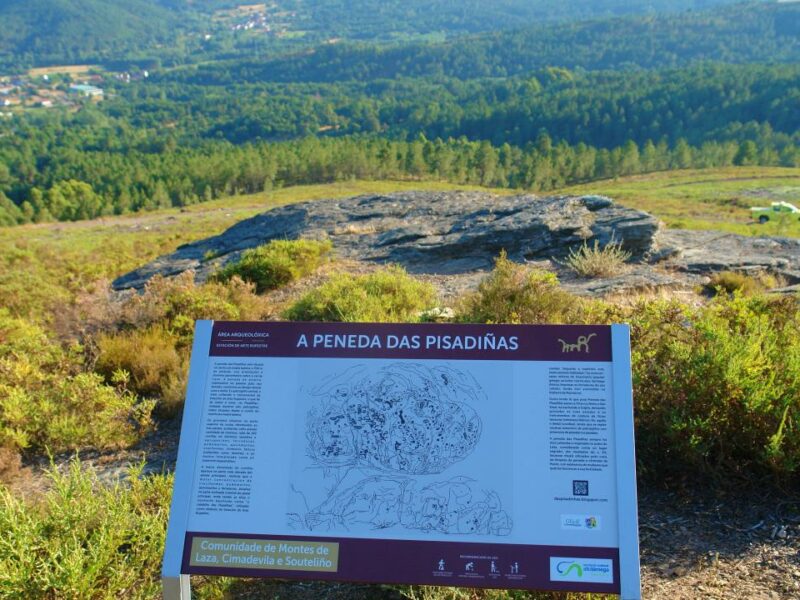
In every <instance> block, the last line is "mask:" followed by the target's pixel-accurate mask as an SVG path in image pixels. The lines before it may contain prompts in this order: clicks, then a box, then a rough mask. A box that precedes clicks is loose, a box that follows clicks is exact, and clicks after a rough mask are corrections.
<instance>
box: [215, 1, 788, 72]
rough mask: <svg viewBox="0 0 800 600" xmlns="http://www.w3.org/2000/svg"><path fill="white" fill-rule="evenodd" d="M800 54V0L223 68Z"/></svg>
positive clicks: (351, 48)
mask: <svg viewBox="0 0 800 600" xmlns="http://www.w3.org/2000/svg"><path fill="white" fill-rule="evenodd" d="M798 60H800V3H764V2H750V3H744V4H736V5H732V6H724V7H717V8H715V9H713V10H708V11H703V12H695V11H687V12H683V13H679V14H669V15H658V16H627V17H619V18H604V19H595V20H590V21H583V22H569V23H562V24H557V25H546V26H543V25H538V26H535V27H528V28H524V29H519V30H515V31H504V32H493V33H486V34H480V35H475V36H471V37H462V38H457V39H454V40H452V41H448V42H443V43H414V44H403V45H393V46H386V45H376V44H348V43H340V44H328V45H323V46H320V47H318V48H317V49H316V50H315V51H314V52H306V53H298V54H296V55H293V56H286V57H281V58H278V59H275V60H271V61H263V60H262V61H251V62H249V63H248V62H247V61H240V62H238V63H237V64H236V65H234V66H226V67H225V70H226V73H227V75H228V76H230V77H232V78H234V79H235V80H237V81H242V80H248V81H252V80H259V81H315V82H333V81H347V80H354V81H367V80H372V79H382V78H388V79H392V78H396V77H420V76H436V77H441V76H447V77H457V78H461V79H469V78H474V77H504V76H509V75H519V74H525V73H528V72H531V71H534V70H536V69H541V68H543V67H548V66H559V67H565V68H569V69H586V70H606V69H631V68H646V69H649V68H664V67H670V68H672V67H682V66H686V65H688V64H692V63H697V62H708V61H719V62H727V63H762V62H763V63H778V62H794V61H798ZM231 69H232V70H231ZM210 70H213V67H212V68H211V69H210Z"/></svg>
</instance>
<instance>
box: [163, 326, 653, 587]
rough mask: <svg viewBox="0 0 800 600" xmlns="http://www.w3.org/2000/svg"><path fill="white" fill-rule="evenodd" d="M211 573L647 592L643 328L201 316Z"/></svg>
mask: <svg viewBox="0 0 800 600" xmlns="http://www.w3.org/2000/svg"><path fill="white" fill-rule="evenodd" d="M191 574H203V575H233V576H236V575H240V576H248V577H280V578H298V579H318V580H336V581H361V582H376V583H404V584H427V585H445V586H468V587H486V588H513V589H532V590H558V591H580V592H597V593H610V594H620V595H621V596H622V598H624V599H626V600H627V599H638V598H640V591H639V589H640V579H639V557H638V535H637V512H636V480H635V460H634V445H633V414H632V401H631V379H630V347H629V336H628V328H627V327H626V326H622V325H614V326H610V327H608V326H511V325H494V326H493V325H431V324H427V325H407V324H402V325H401V324H397V325H394V324H380V325H378V324H339V323H240V322H216V323H213V322H210V321H200V322H198V324H197V329H196V333H195V342H194V347H193V351H192V361H191V368H190V378H189V388H188V392H187V399H186V406H185V409H184V416H183V425H182V431H181V441H180V448H179V453H178V465H177V469H176V475H175V490H174V498H173V503H172V512H171V515H170V522H169V528H168V533H167V546H166V551H165V556H164V569H163V577H164V586H165V597H168V598H183V599H185V598H188V595H189V593H188V575H191Z"/></svg>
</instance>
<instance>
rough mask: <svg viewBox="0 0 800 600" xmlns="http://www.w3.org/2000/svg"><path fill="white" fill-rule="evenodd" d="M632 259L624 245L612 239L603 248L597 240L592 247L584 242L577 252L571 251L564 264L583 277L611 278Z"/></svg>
mask: <svg viewBox="0 0 800 600" xmlns="http://www.w3.org/2000/svg"><path fill="white" fill-rule="evenodd" d="M630 257H631V253H630V252H628V251H627V250H623V249H622V243H621V242H617V241H614V239H613V238H612V240H611V241H610V242H609V243H608V244H606V245H605V246H603V247H602V248H601V247H600V244H599V242H598V241H597V240H595V241H594V245H593V246H591V247H590V246H589V245H588V244H587V243H586V241H584V242H583V244H582V245H581V246H580V247H579V248H578V249H577V250H575V249H574V248H573V249H571V250H570V251H569V256H567V258H566V259H565V260H564V264H565V265H566V266H567V267H569V268H570V269H572V271H574V272H575V273H576V274H577V275H579V276H581V277H611V276H613V275H618V274H619V273H620V272H621V271H622V269H623V268H624V267H625V262H626V261H627V260H628V259H629V258H630Z"/></svg>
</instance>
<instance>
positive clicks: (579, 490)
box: [572, 479, 589, 496]
mask: <svg viewBox="0 0 800 600" xmlns="http://www.w3.org/2000/svg"><path fill="white" fill-rule="evenodd" d="M572 495H573V496H588V495H589V482H588V481H585V480H582V479H573V480H572Z"/></svg>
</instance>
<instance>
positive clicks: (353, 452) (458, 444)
mask: <svg viewBox="0 0 800 600" xmlns="http://www.w3.org/2000/svg"><path fill="white" fill-rule="evenodd" d="M312 394H313V395H315V396H317V397H318V398H319V399H320V402H319V404H317V405H316V406H314V407H313V408H312V409H311V411H310V412H309V414H308V417H307V419H306V439H307V442H308V450H309V457H310V458H311V460H312V462H314V463H315V464H317V465H319V466H321V467H328V468H340V467H368V468H375V469H379V470H382V471H387V472H391V473H406V474H414V475H423V474H425V475H427V474H436V473H441V472H442V471H444V470H445V469H447V468H448V467H450V466H452V465H453V464H454V463H456V462H458V461H460V460H462V459H464V458H465V457H466V456H467V455H469V454H470V452H472V450H473V449H474V448H475V445H476V444H477V443H478V441H479V440H480V436H481V428H482V423H481V419H480V417H479V416H478V414H477V412H476V411H475V409H474V408H473V407H472V406H470V404H469V403H468V402H467V401H469V402H473V403H474V402H480V401H481V400H484V399H485V395H484V393H483V390H482V389H481V388H480V386H479V385H478V384H477V382H476V381H475V380H474V378H473V377H472V376H471V375H468V374H465V373H462V372H459V371H456V370H454V369H450V368H447V367H435V368H429V367H424V366H421V365H416V364H399V365H391V366H389V367H385V368H383V369H381V370H379V371H377V372H372V373H370V372H364V369H363V367H354V368H352V369H348V370H347V371H346V372H344V373H342V374H340V375H339V376H337V377H334V378H332V379H331V380H329V381H327V382H325V383H324V384H323V385H322V386H320V387H319V388H317V389H316V390H314V391H313V392H312Z"/></svg>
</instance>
